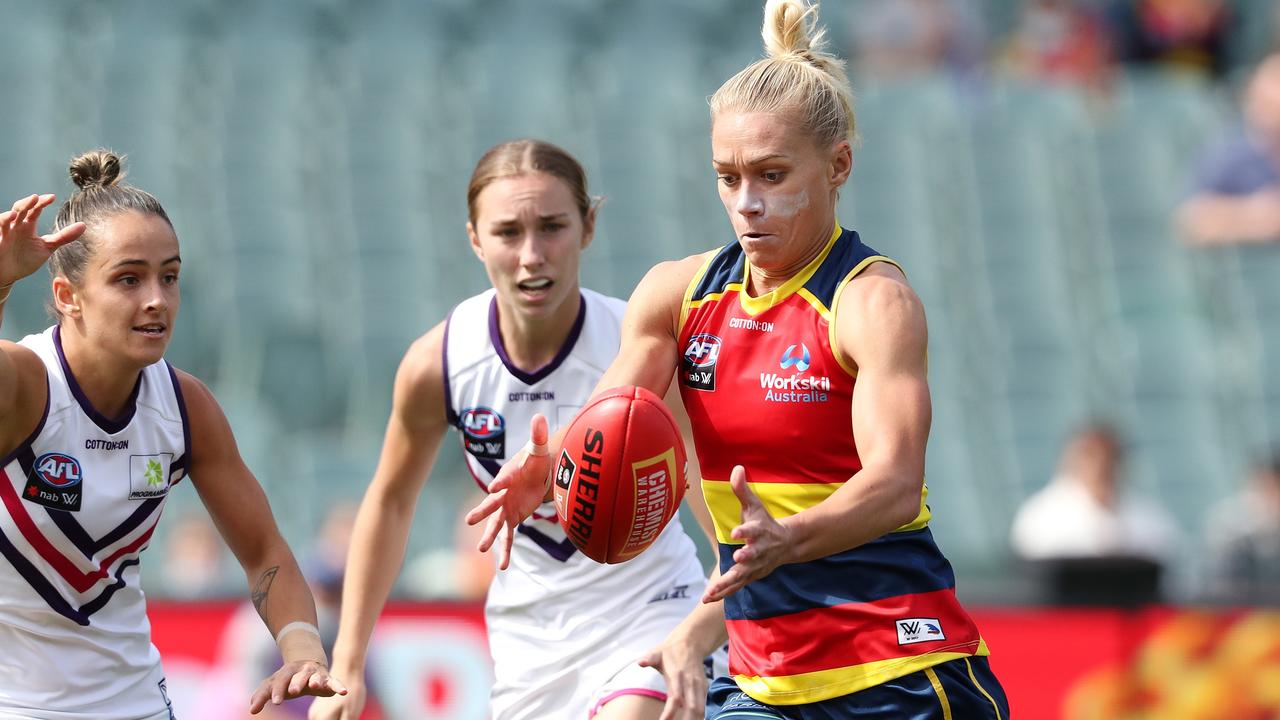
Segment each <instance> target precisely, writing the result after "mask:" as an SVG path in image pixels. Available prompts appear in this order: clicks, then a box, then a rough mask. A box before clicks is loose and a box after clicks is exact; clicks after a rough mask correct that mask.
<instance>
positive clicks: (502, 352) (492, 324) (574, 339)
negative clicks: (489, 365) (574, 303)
mask: <svg viewBox="0 0 1280 720" xmlns="http://www.w3.org/2000/svg"><path fill="white" fill-rule="evenodd" d="M586 319H587V299H586V298H585V297H583V296H582V294H581V293H579V294H578V317H577V318H576V319H575V320H574V321H573V327H572V328H570V329H569V337H567V338H565V339H564V344H563V345H561V346H560V350H559V351H557V352H556V356H555V357H553V358H551V362H549V363H547V364H546V365H543V366H542V367H540V368H538V369H537V370H534V371H533V372H531V373H530V372H525V371H524V370H521V369H520V368H518V367H516V366H515V363H512V362H511V358H510V357H508V356H507V348H506V347H505V346H504V345H503V344H502V332H501V331H500V330H499V329H498V296H497V295H494V296H493V300H491V301H489V341H490V342H492V343H493V349H494V350H496V351H497V352H498V359H499V360H501V361H502V364H503V365H504V366H506V368H507V372H509V373H511V374H512V375H513V376H515V378H516V379H517V380H519V381H520V382H522V383H524V384H525V385H537V384H538V383H540V382H542V381H543V380H545V379H546V377H547V376H548V375H550V374H551V373H553V372H555V371H556V368H558V367H560V365H561V364H562V363H563V362H564V361H565V359H566V358H568V357H569V353H571V352H573V346H574V345H576V344H577V343H578V336H579V335H581V334H582V324H583V322H585V321H586Z"/></svg>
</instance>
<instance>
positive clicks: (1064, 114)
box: [0, 0, 1280, 596]
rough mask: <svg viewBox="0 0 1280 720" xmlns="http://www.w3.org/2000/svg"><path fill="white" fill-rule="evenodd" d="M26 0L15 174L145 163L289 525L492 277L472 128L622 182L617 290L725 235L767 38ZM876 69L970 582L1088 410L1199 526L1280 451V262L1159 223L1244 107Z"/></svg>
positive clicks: (946, 521) (18, 318)
mask: <svg viewBox="0 0 1280 720" xmlns="http://www.w3.org/2000/svg"><path fill="white" fill-rule="evenodd" d="M1253 5H1257V6H1259V7H1264V6H1267V5H1268V4H1267V3H1265V2H1254V3H1251V4H1250V7H1252V6H1253ZM987 10H988V13H987V14H988V15H990V18H989V19H994V20H995V21H1000V22H1005V23H1008V22H1012V18H1013V16H1014V14H1015V13H1014V10H1013V4H1001V3H994V4H988V7H987ZM23 12H24V13H25V15H26V17H25V19H24V22H23V23H21V24H19V23H0V47H4V48H5V49H6V57H12V58H14V59H15V61H14V62H8V61H6V62H5V63H0V83H3V85H4V86H5V87H7V88H10V89H11V92H12V94H13V95H14V96H16V97H21V98H23V99H24V106H25V107H26V108H27V109H28V110H29V112H25V113H13V112H5V113H0V133H2V134H3V136H4V137H5V138H6V141H5V142H3V143H0V193H3V197H4V198H6V200H5V202H8V201H9V200H10V199H12V198H14V197H17V194H18V193H20V192H28V191H35V190H48V189H53V190H56V191H57V192H59V193H61V194H63V195H65V194H66V193H68V192H69V190H70V187H69V184H68V183H67V182H66V181H65V180H64V179H63V178H64V177H65V176H64V172H65V160H66V159H67V158H69V157H70V156H71V155H72V154H74V153H75V152H77V151H80V150H83V149H85V148H88V147H91V146H96V145H108V146H112V147H114V148H115V149H117V150H120V151H124V152H127V153H128V154H129V155H130V161H129V163H130V168H131V170H132V178H133V180H134V181H136V182H137V184H138V185H140V186H141V187H144V188H147V189H149V190H152V191H153V192H155V194H157V195H158V196H159V197H160V198H161V199H162V200H163V201H164V203H165V204H166V207H167V208H168V210H169V212H170V214H171V216H172V218H173V220H174V224H175V226H176V228H177V230H178V232H179V236H180V238H181V240H182V242H183V256H184V259H185V261H186V264H187V268H186V270H185V271H184V276H183V280H182V282H183V286H184V298H185V299H184V310H183V315H182V321H181V323H180V326H179V329H178V331H177V334H176V338H175V342H174V345H173V348H172V352H171V357H172V358H173V359H174V361H175V362H176V363H177V364H178V365H180V366H182V367H184V368H186V369H188V370H190V371H192V372H194V373H195V374H197V375H198V376H200V377H202V378H205V379H206V380H208V381H209V382H210V383H211V385H212V386H213V387H214V389H215V392H216V393H217V394H218V395H219V397H220V398H221V399H222V401H223V403H224V405H225V406H226V407H227V410H228V414H229V416H230V417H231V420H232V423H233V426H234V427H235V428H236V430H237V434H238V436H239V437H240V440H241V444H242V447H243V448H244V450H245V454H246V456H247V457H248V458H249V460H250V462H251V464H252V466H253V467H254V469H255V470H256V472H257V473H258V475H259V477H260V478H261V479H262V481H263V483H264V485H266V487H267V489H268V493H269V495H270V496H271V497H272V498H273V499H275V500H276V501H277V502H278V503H287V507H288V510H289V511H288V513H283V514H282V515H283V518H282V523H283V524H284V526H285V529H286V532H287V533H288V535H289V537H290V539H291V540H292V541H294V542H295V543H298V542H303V541H305V539H306V536H307V533H308V532H310V531H311V529H312V528H314V527H315V523H316V520H317V518H318V517H319V516H320V514H321V513H323V511H324V510H325V499H326V498H332V497H342V498H354V497H357V496H358V495H359V494H360V492H361V490H362V489H363V487H364V484H365V483H366V482H367V481H368V478H369V477H370V475H371V473H372V468H373V464H374V463H375V462H376V455H377V448H378V444H379V441H380V436H381V432H382V428H383V424H384V422H385V419H386V415H387V411H388V409H389V407H390V386H391V379H392V376H393V374H394V372H395V368H396V366H397V363H398V361H399V358H400V357H401V355H402V354H403V352H404V350H405V349H406V348H407V347H408V345H409V344H410V343H411V342H412V341H413V339H414V338H416V337H417V336H418V335H420V334H421V333H422V332H424V331H425V330H427V329H428V328H430V327H431V326H432V325H433V324H435V323H436V322H439V320H440V319H442V318H443V317H444V316H445V314H446V313H447V312H448V310H449V308H450V307H452V306H453V304H454V303H456V302H457V301H458V300H460V299H462V298H463V297H466V296H467V295H470V294H472V293H475V292H479V291H480V290H482V289H484V288H485V287H486V286H487V280H486V277H485V275H484V272H483V268H482V267H481V266H480V264H479V263H478V262H476V261H475V259H474V258H473V256H472V254H471V252H470V250H469V248H468V247H467V240H466V235H465V231H464V226H465V223H466V220H467V217H466V206H465V197H466V182H467V178H468V177H469V174H470V172H471V168H472V166H473V164H474V162H475V161H476V159H477V158H478V157H479V154H480V153H481V152H482V151H483V150H484V149H486V148H487V147H489V146H490V145H492V144H493V143H495V142H498V141H501V140H506V139H512V138H516V137H524V136H537V137H544V138H546V139H549V140H552V141H554V142H557V143H559V144H561V145H563V146H565V147H566V148H568V149H569V150H571V151H572V152H573V153H575V154H576V155H577V156H579V157H580V158H581V159H582V160H583V161H584V163H585V165H586V166H587V170H588V173H589V175H590V178H591V186H592V191H593V192H594V193H596V194H599V195H602V196H604V197H605V198H606V202H605V204H604V205H603V207H602V209H601V215H600V223H599V227H598V232H597V237H596V243H595V244H594V245H593V247H592V248H591V249H590V250H589V251H588V253H587V254H586V256H585V257H584V260H583V277H584V283H585V284H586V285H588V286H590V287H592V288H595V289H598V290H601V291H604V292H608V293H611V294H615V295H620V296H623V297H625V296H627V295H628V294H629V293H630V291H631V289H632V288H633V287H634V285H635V283H636V281H637V280H638V279H639V278H640V277H641V276H642V275H643V273H644V272H645V271H646V270H647V269H648V268H649V267H650V266H651V265H652V264H653V263H655V262H657V261H660V260H663V259H669V258H677V257H683V256H685V255H688V254H690V253H693V252H697V251H699V250H702V249H706V248H709V247H712V246H714V245H718V244H721V243H723V242H726V241H728V240H729V239H731V237H732V236H731V234H730V231H729V227H728V224H727V222H726V219H725V217H724V213H723V209H722V208H721V206H720V204H719V201H718V198H717V195H716V186H715V179H714V176H713V174H712V173H711V171H710V162H709V155H710V145H709V140H708V114H707V106H706V98H707V96H708V95H710V94H711V93H712V92H714V90H715V89H716V87H717V86H718V85H719V83H720V82H722V81H723V80H724V79H725V78H726V77H727V76H728V75H729V74H730V73H731V72H732V71H733V70H735V69H736V68H738V67H741V66H742V64H744V63H745V62H748V61H749V60H751V59H752V58H754V57H757V56H758V55H759V48H758V45H757V40H756V37H757V35H756V33H757V32H758V19H757V17H756V15H755V13H754V12H752V13H746V12H743V11H742V6H741V5H740V4H738V3H737V2H732V1H730V0H716V1H715V2H705V3H703V2H700V3H692V4H691V3H686V2H679V1H677V0H661V1H655V2H634V3H632V2H621V1H620V0H609V1H607V2H592V1H590V0H558V1H557V2H548V3H536V4H534V3H526V2H518V1H516V0H442V1H441V2H430V3H424V2H416V1H414V0H371V1H370V2H366V3H360V4H358V5H357V4H355V3H343V2H338V1H337V0H328V1H325V2H318V3H308V2H272V3H254V2H247V1H243V2H232V3H220V2H213V1H212V0H175V1H174V2H171V3H164V4H160V5H155V4H147V5H145V6H144V5H140V4H137V3H128V2H123V0H111V1H106V0H104V1H103V2H99V3H90V4H85V3H75V2H70V0H59V1H58V2H47V3H29V4H27V5H25V6H24V10H23ZM1251 12H1252V11H1251ZM71 36H75V37H77V38H78V39H77V41H76V42H62V41H61V40H59V38H65V37H71ZM835 37H836V39H837V41H839V40H840V37H841V33H840V32H839V31H838V29H837V32H836V33H835ZM856 85H857V109H858V114H859V134H860V136H861V143H860V145H859V146H858V147H857V149H856V151H855V169H854V175H853V177H852V179H851V181H850V183H849V185H848V186H847V187H846V188H845V190H844V192H843V194H842V197H841V205H840V210H841V218H842V220H843V222H844V223H845V224H846V225H850V226H853V227H855V228H857V229H858V230H859V231H860V232H861V233H862V234H863V238H864V240H866V242H867V243H868V244H870V245H872V246H873V247H876V248H877V249H879V250H881V251H882V252H884V253H885V254H888V255H891V256H893V257H895V258H897V259H898V260H900V261H901V262H902V264H903V266H904V268H905V269H906V272H907V274H908V276H909V277H910V278H911V280H912V282H913V283H914V284H915V286H916V287H917V289H918V291H919V293H920V295H921V297H922V298H923V299H924V301H925V305H926V308H927V310H928V313H929V318H930V329H931V338H932V347H931V353H930V363H931V381H932V389H933V399H934V426H933V432H932V440H931V443H930V446H929V456H928V468H927V470H928V478H929V484H930V488H931V495H930V500H931V503H932V504H933V506H934V510H935V513H936V515H937V517H938V522H937V523H936V525H935V528H936V531H937V533H938V534H939V536H940V537H942V542H943V544H944V547H947V548H948V550H949V552H950V554H951V555H952V558H953V560H954V561H955V562H956V564H957V566H959V567H960V569H961V572H962V573H963V572H965V571H966V570H970V571H973V572H975V573H977V574H978V575H979V577H983V578H989V579H990V580H991V583H992V584H991V586H990V588H988V590H987V592H989V593H990V594H992V595H993V596H995V595H998V593H999V588H1000V587H1001V585H1000V584H999V575H1000V573H1001V571H1002V569H1003V568H1005V567H1007V565H1006V562H1007V560H1008V550H1007V531H1008V524H1009V522H1010V519H1011V517H1012V515H1013V512H1014V511H1015V509H1016V508H1017V507H1018V505H1019V504H1020V503H1021V501H1022V500H1023V499H1024V498H1025V497H1026V496H1027V495H1028V494H1030V493H1031V492H1034V491H1035V490H1036V489H1038V488H1039V487H1041V486H1042V485H1043V484H1044V483H1045V482H1046V481H1047V480H1048V479H1049V477H1050V476H1051V475H1052V473H1053V472H1054V467H1055V463H1056V462H1057V457H1058V454H1059V452H1060V449H1061V445H1062V442H1063V440H1064V438H1065V437H1066V436H1067V434H1068V433H1069V432H1070V431H1071V430H1072V429H1073V428H1074V427H1076V426H1077V425H1079V424H1081V423H1083V422H1084V421H1086V420H1088V419H1091V418H1104V419H1108V420H1110V421H1112V422H1114V423H1115V424H1117V425H1118V426H1119V427H1120V429H1121V431H1122V433H1124V434H1125V436H1126V437H1127V438H1128V439H1129V441H1130V446H1129V449H1130V450H1131V453H1132V462H1131V464H1130V469H1131V470H1132V473H1131V475H1132V478H1133V483H1134V484H1135V485H1136V486H1137V488H1138V489H1140V490H1141V491H1143V492H1145V493H1149V494H1151V495H1152V496H1155V497H1157V498H1159V500H1160V501H1161V502H1162V503H1163V504H1165V505H1166V506H1168V507H1169V509H1170V510H1171V512H1172V513H1173V515H1174V516H1175V517H1176V518H1177V519H1178V521H1179V523H1180V525H1181V527H1182V529H1183V531H1184V532H1185V533H1186V535H1187V536H1188V537H1190V538H1194V537H1195V536H1196V534H1197V533H1198V532H1199V527H1200V523H1201V521H1202V519H1203V508H1204V507H1206V506H1207V505H1208V504H1210V503H1212V502H1213V501H1214V500H1215V499H1217V498H1219V497H1222V496H1223V495H1225V494H1226V493H1227V492H1229V491H1230V490H1231V489H1232V488H1233V487H1235V486H1236V484H1237V483H1238V482H1239V478H1240V477H1241V476H1242V474H1243V472H1244V469H1245V466H1246V463H1247V462H1248V459H1249V458H1250V457H1251V453H1253V452H1255V451H1256V449H1257V448H1258V447H1260V446H1261V444H1262V443H1264V442H1266V441H1267V440H1274V439H1276V438H1278V437H1280V375H1277V373H1276V370H1275V368H1277V367H1280V324H1277V323H1276V322H1274V317H1275V314H1276V312H1278V311H1280V283H1278V282H1276V280H1275V278H1277V277H1280V253H1278V252H1277V251H1276V248H1275V247H1255V248H1238V249H1232V250H1223V251H1217V250H1212V251H1210V250H1196V249H1190V248H1187V247H1184V246H1183V245H1181V244H1180V243H1179V242H1178V240H1177V238H1176V237H1175V236H1174V232H1173V228H1172V225H1171V220H1170V218H1171V213H1172V211H1173V209H1174V207H1175V206H1176V204H1177V202H1178V201H1179V200H1180V198H1181V197H1182V194H1183V193H1184V192H1185V188H1186V187H1187V183H1188V177H1189V174H1190V172H1191V168H1192V166H1193V163H1194V160H1195V158H1196V156H1197V154H1198V153H1199V152H1200V150H1201V148H1203V147H1204V146H1205V145H1206V144H1207V143H1208V142H1210V141H1211V140H1212V139H1213V138H1214V137H1215V136H1217V135H1218V134H1219V133H1221V132H1223V131H1224V130H1225V129H1227V128H1228V127H1229V125H1230V123H1231V122H1232V121H1233V117H1234V116H1233V113H1232V111H1231V110H1230V107H1231V98H1230V96H1229V95H1228V94H1227V93H1226V92H1224V91H1223V90H1222V89H1220V88H1217V87H1213V86H1207V85H1203V84H1197V83H1194V82H1188V81H1187V80H1185V79H1183V78H1178V77H1169V76H1163V75H1159V74H1146V73H1136V72H1130V73H1125V74H1122V75H1121V76H1120V77H1119V79H1118V80H1117V83H1116V89H1115V92H1114V94H1113V95H1112V97H1110V98H1109V99H1108V100H1107V101H1103V102H1099V101H1098V100H1097V98H1092V97H1087V96H1085V95H1083V94H1082V93H1079V92H1076V91H1073V90H1070V89H1064V88H1052V87H1043V86H1033V85H1029V84H1026V83H1024V82H1021V81H1018V80H1013V79H1009V78H1004V77H1001V76H998V75H996V76H993V77H991V78H989V79H988V81H987V84H986V87H984V88H982V89H981V90H978V91H973V90H972V88H970V89H967V90H966V91H964V92H962V91H961V90H960V89H959V88H957V87H956V86H955V85H953V84H952V83H951V82H950V81H949V80H948V79H947V78H944V77H928V78H920V79H913V80H907V81H901V82H895V83H889V84H885V83H878V82H875V81H873V80H870V79H862V78H856ZM45 292H47V291H46V290H45V289H44V283H43V281H39V282H37V281H29V282H25V283H23V284H22V285H21V286H20V287H18V288H17V289H16V290H15V292H14V294H13V298H12V300H11V301H10V303H9V305H8V307H7V310H6V317H5V326H4V331H3V332H4V336H5V337H10V338H12V337H16V336H19V335H21V334H24V333H26V332H31V331H35V330H38V329H40V328H42V327H43V326H44V325H45V323H46V322H47V320H46V318H45V316H44V311H43V307H42V306H43V297H44V294H45ZM453 442H454V440H453V439H450V440H449V441H448V447H449V448H451V447H452V444H453ZM444 455H446V456H448V457H449V459H447V460H442V464H441V466H440V468H439V469H438V471H437V473H436V474H437V475H439V476H440V478H439V479H438V480H436V481H434V482H433V483H432V489H431V490H430V491H429V492H431V493H438V494H437V495H433V497H436V498H445V499H444V500H442V501H439V502H433V503H431V507H432V508H433V509H432V510H430V511H429V519H424V520H423V521H422V522H420V523H419V531H418V533H417V534H416V535H415V539H414V543H415V545H414V547H426V546H430V545H432V544H440V543H447V542H450V541H451V532H452V529H451V528H452V522H451V520H449V518H448V513H449V512H451V510H449V508H455V507H456V505H457V501H458V499H459V498H461V497H462V496H463V495H464V494H465V493H467V492H469V491H470V490H471V488H472V486H471V481H470V479H468V478H466V476H465V472H464V471H462V469H461V468H462V466H461V464H460V463H458V462H457V461H456V458H454V457H453V455H454V453H452V452H450V451H446V452H445V453H444ZM299 498H302V500H299ZM184 502H185V501H184ZM442 508H443V509H442ZM424 517H427V516H424ZM992 588H994V589H992ZM979 592H981V590H979Z"/></svg>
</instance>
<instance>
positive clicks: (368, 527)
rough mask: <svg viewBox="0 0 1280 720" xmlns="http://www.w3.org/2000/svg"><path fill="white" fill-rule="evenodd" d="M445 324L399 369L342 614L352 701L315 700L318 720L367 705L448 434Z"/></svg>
mask: <svg viewBox="0 0 1280 720" xmlns="http://www.w3.org/2000/svg"><path fill="white" fill-rule="evenodd" d="M444 330H445V326H444V323H441V324H440V325H437V326H436V327H435V328H433V329H432V330H431V331H430V332H428V333H427V334H426V335H424V336H422V337H421V338H419V339H418V341H417V342H415V343H414V344H413V346H412V347H410V348H409V351H408V352H407V353H405V356H404V360H403V361H401V363H400V369H399V370H398V371H397V372H396V381H395V392H394V398H393V401H392V409H391V418H390V419H389V420H388V421H387V431H386V436H385V438H384V439H383V442H382V455H381V457H380V458H379V459H378V467H377V469H376V470H375V471H374V475H373V481H372V482H371V483H370V484H369V488H368V490H366V491H365V495H364V499H363V500H362V501H361V502H360V510H359V512H358V513H357V514H356V521H355V527H354V528H353V529H352V533H351V547H350V550H349V551H348V555H347V568H346V577H345V579H344V581H343V583H342V616H341V621H340V624H339V626H338V639H337V642H336V643H335V644H334V648H333V669H334V672H335V673H337V672H338V668H341V669H342V672H343V673H345V675H339V677H342V678H344V679H345V678H350V679H349V680H348V681H347V685H348V689H349V690H350V692H349V694H348V695H347V696H346V697H344V698H338V697H335V698H323V699H320V700H318V701H317V702H315V703H313V704H312V706H311V710H310V713H309V717H310V718H311V720H356V718H358V717H360V712H361V710H362V709H363V707H364V702H365V687H364V668H365V659H366V653H367V651H368V648H369V638H370V636H371V635H372V634H373V627H374V625H375V623H376V622H377V619H378V615H379V614H381V612H382V608H383V605H384V604H386V601H387V596H388V595H389V594H390V593H391V586H392V585H393V584H394V582H395V578H396V575H397V574H398V573H399V571H400V566H401V564H402V563H403V561H404V554H405V547H406V545H407V543H408V539H409V528H410V526H411V525H412V523H413V514H414V509H415V508H416V506H417V502H418V496H419V494H420V493H421V492H422V487H423V485H424V484H425V483H426V478H427V473H428V472H429V471H430V469H431V466H432V464H433V463H434V462H435V458H436V454H437V452H439V450H440V443H441V441H442V440H443V439H444V436H445V433H446V432H447V431H448V428H449V425H448V422H447V421H446V419H445V397H444V362H443V356H442V352H443V345H444Z"/></svg>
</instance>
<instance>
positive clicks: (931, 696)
mask: <svg viewBox="0 0 1280 720" xmlns="http://www.w3.org/2000/svg"><path fill="white" fill-rule="evenodd" d="M707 718H708V720H952V719H953V718H954V719H955V720H987V719H988V718H989V719H990V720H1009V701H1008V700H1007V699H1005V696H1004V690H1003V689H1002V688H1001V687H1000V683H999V681H997V680H996V677H995V675H993V674H992V673H991V666H990V665H989V664H988V663H987V659H986V658H985V657H971V658H961V659H960V660H951V661H949V662H945V663H942V664H941V665H935V666H933V667H931V668H928V669H926V670H920V671H918V672H913V673H911V674H910V675H906V676H904V677H900V678H898V679H897V680H891V681H889V682H887V683H883V684H881V685H877V686H875V687H872V688H867V689H866V690H863V691H861V692H856V693H851V694H849V695H841V696H840V697H835V698H831V699H830V700H823V701H822V702H816V703H809V704H807V705H765V704H764V703H761V702H757V701H755V700H753V699H752V698H751V697H750V696H749V695H747V694H746V693H744V692H742V691H741V690H739V689H738V686H737V685H736V684H735V683H734V682H733V680H732V678H725V677H722V678H717V679H716V681H715V682H713V683H711V689H710V691H709V692H708V693H707Z"/></svg>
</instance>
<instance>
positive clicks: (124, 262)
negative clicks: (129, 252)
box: [111, 255, 182, 270]
mask: <svg viewBox="0 0 1280 720" xmlns="http://www.w3.org/2000/svg"><path fill="white" fill-rule="evenodd" d="M175 262H176V263H178V264H182V257H181V256H179V255H174V256H173V257H171V258H169V259H168V260H165V261H164V262H162V263H160V264H161V265H168V264H169V263H175ZM146 264H147V261H146V260H138V259H136V258H130V259H128V260H121V261H120V262H118V263H116V264H115V265H112V266H111V269H112V270H115V269H117V268H122V267H127V266H132V265H142V266H146Z"/></svg>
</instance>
